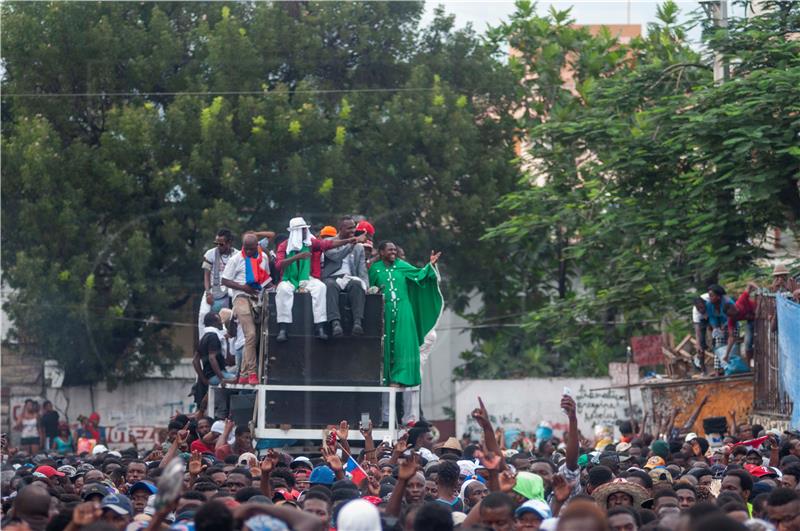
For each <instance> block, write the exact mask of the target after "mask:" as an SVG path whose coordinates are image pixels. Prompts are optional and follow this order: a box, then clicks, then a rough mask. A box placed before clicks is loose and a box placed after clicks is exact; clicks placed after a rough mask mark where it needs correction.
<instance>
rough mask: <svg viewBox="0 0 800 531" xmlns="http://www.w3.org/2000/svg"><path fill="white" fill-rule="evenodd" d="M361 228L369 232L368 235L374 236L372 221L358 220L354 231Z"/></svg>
mask: <svg viewBox="0 0 800 531" xmlns="http://www.w3.org/2000/svg"><path fill="white" fill-rule="evenodd" d="M362 230H363V231H364V232H366V233H367V234H369V235H370V236H375V227H373V226H372V223H370V222H369V221H367V220H364V221H359V222H358V225H356V232H359V231H362Z"/></svg>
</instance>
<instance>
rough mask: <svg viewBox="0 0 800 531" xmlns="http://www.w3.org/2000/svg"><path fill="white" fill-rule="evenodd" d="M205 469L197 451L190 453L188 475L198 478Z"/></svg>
mask: <svg viewBox="0 0 800 531" xmlns="http://www.w3.org/2000/svg"><path fill="white" fill-rule="evenodd" d="M205 468H206V466H205V465H204V464H203V458H202V457H201V456H200V452H198V451H197V450H195V451H194V452H192V455H191V457H189V475H190V476H199V475H200V473H201V472H202V471H203V470H205Z"/></svg>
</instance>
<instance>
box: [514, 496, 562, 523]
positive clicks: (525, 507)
mask: <svg viewBox="0 0 800 531" xmlns="http://www.w3.org/2000/svg"><path fill="white" fill-rule="evenodd" d="M525 513H534V514H535V515H537V516H538V517H539V518H541V519H542V520H546V519H548V518H551V517H552V516H553V513H552V511H551V510H550V506H549V505H547V504H546V503H545V502H543V501H541V500H528V501H526V502H525V503H523V504H522V505H520V506H519V507H518V508H517V510H516V512H515V513H514V516H516V517H517V518H519V517H520V516H522V515H523V514H525Z"/></svg>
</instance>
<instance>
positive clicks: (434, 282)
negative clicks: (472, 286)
mask: <svg viewBox="0 0 800 531" xmlns="http://www.w3.org/2000/svg"><path fill="white" fill-rule="evenodd" d="M378 251H379V253H380V261H378V262H375V263H374V264H372V267H370V270H369V283H370V285H371V286H377V287H378V288H379V289H380V291H381V293H383V299H384V314H383V315H384V317H383V320H384V336H383V377H384V380H385V383H386V384H387V385H399V386H406V387H411V386H416V385H419V384H420V382H421V376H420V355H419V347H420V345H422V343H423V341H424V340H425V336H426V335H427V334H428V332H430V331H431V330H433V328H434V326H436V322H437V321H438V320H439V316H440V315H441V313H442V307H443V305H444V304H443V302H444V301H443V300H442V293H441V292H440V291H439V276H438V273H437V271H436V267H435V265H436V262H437V261H438V260H439V256H440V255H441V253H431V259H430V263H429V264H427V265H426V266H425V267H423V268H421V269H420V268H417V267H414V266H413V265H411V264H409V263H408V262H406V261H404V260H401V259H399V258H397V246H396V245H395V244H394V243H392V242H384V243H382V244H381V245H380V247H379V248H378Z"/></svg>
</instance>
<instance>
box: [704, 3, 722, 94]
mask: <svg viewBox="0 0 800 531" xmlns="http://www.w3.org/2000/svg"><path fill="white" fill-rule="evenodd" d="M700 5H701V6H702V7H703V10H704V11H705V12H706V16H708V18H710V19H711V21H712V22H713V24H714V27H715V28H727V27H728V0H705V1H703V2H700ZM727 80H728V64H727V63H726V62H725V60H724V59H723V57H722V54H721V53H719V52H716V53H715V54H714V83H715V84H717V85H720V84H722V83H724V82H725V81H727Z"/></svg>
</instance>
